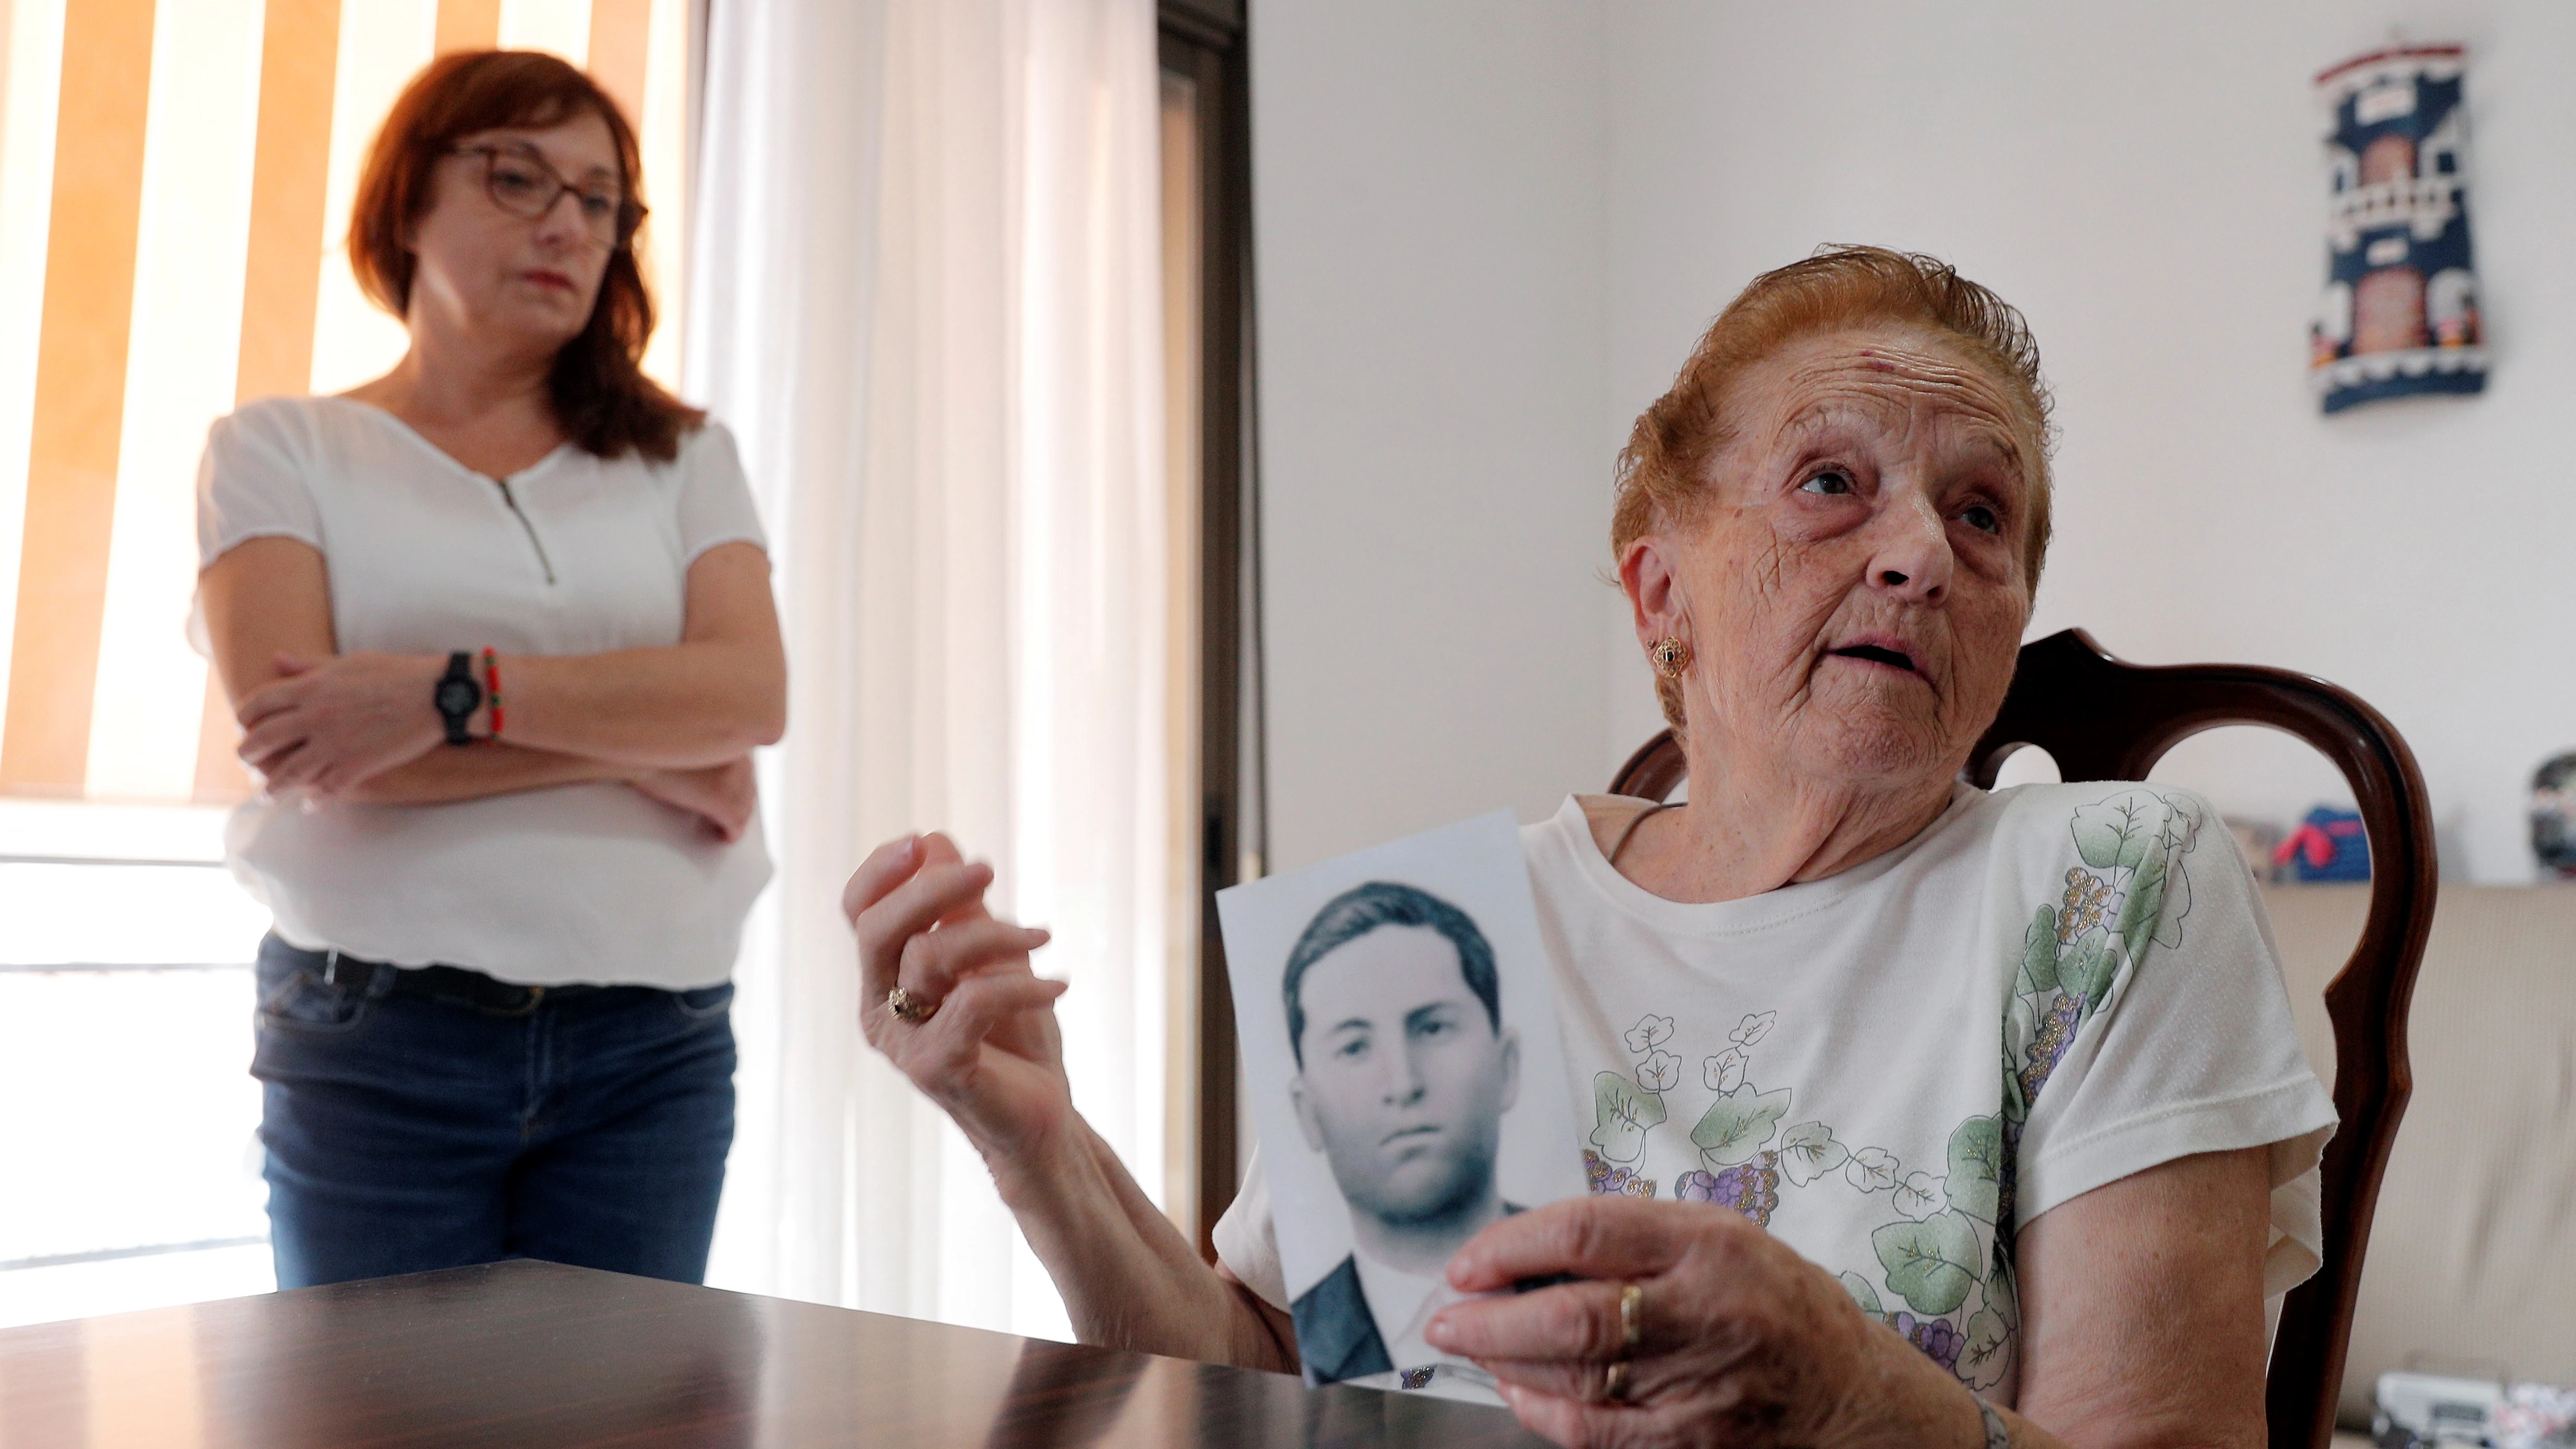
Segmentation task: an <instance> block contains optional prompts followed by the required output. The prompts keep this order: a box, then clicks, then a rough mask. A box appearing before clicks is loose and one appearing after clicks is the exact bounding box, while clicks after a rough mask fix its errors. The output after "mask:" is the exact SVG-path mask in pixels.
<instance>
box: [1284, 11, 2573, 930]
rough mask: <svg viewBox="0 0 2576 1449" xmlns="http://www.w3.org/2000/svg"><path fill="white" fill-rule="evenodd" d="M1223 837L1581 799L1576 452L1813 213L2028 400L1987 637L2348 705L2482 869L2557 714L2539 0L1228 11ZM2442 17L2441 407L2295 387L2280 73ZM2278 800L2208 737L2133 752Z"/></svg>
mask: <svg viewBox="0 0 2576 1449" xmlns="http://www.w3.org/2000/svg"><path fill="white" fill-rule="evenodd" d="M1253 11H1254V17H1253V19H1254V26H1255V33H1254V35H1253V57H1254V67H1255V73H1254V98H1253V99H1254V152H1255V167H1256V172H1255V187H1256V196H1257V205H1258V208H1259V216H1258V227H1257V244H1258V246H1259V257H1258V265H1259V270H1260V286H1261V296H1260V304H1261V327H1262V338H1261V342H1262V356H1261V371H1262V397H1261V403H1262V429H1263V441H1264V446H1265V454H1266V458H1265V471H1264V480H1263V481H1264V488H1265V490H1266V507H1267V514H1266V525H1267V528H1268V547H1267V553H1266V561H1265V566H1266V569H1267V586H1268V622H1269V630H1270V680H1271V692H1272V703H1271V714H1270V728H1271V746H1272V754H1271V769H1272V776H1271V790H1272V798H1273V809H1274V817H1273V826H1272V847H1273V849H1272V853H1273V857H1274V862H1275V863H1276V864H1278V865H1281V866H1294V865H1297V864H1301V863H1303V862H1305V861H1309V860H1312V859H1315V858H1317V857H1319V856H1322V855H1326V854H1330V853H1332V852H1334V851H1338V850H1342V849H1347V848H1351V847H1353V846H1357V845H1360V844H1363V843H1366V842H1369V841H1373V840H1379V839H1384V838H1386V837H1389V836H1392V835H1395V834H1399V833H1402V832H1404V831H1407V830H1411V829H1415V828H1420V827H1423V826H1427V825H1430V824H1434V823H1437V822H1439V821H1442V820H1447V819H1452V818H1455V817H1457V816H1460V815H1463V814H1467V813H1469V812H1471V811H1474V810H1479V809H1486V808H1491V807H1493V806H1495V805H1500V804H1510V805H1512V806H1514V807H1516V808H1518V809H1519V810H1520V811H1521V812H1522V814H1523V816H1524V817H1525V818H1527V817H1529V816H1531V815H1534V814H1536V813H1538V812H1540V811H1543V810H1545V809H1547V808H1549V807H1550V805H1551V804H1552V803H1553V801H1554V800H1555V799H1556V797H1557V796H1558V795H1559V794H1561V793H1562V792H1563V791H1565V790H1567V789H1574V788H1594V787H1596V786H1597V782H1598V781H1599V780H1600V779H1601V778H1603V777H1604V776H1605V775H1606V773H1607V770H1608V768H1609V767H1610V765H1611V764H1612V763H1614V762H1615V761H1616V760H1617V759H1618V758H1619V757H1620V756H1621V755H1623V754H1624V753H1625V752H1626V750H1627V749H1628V748H1630V747H1632V746H1633V745H1634V744H1635V743H1636V742H1637V741H1638V740H1639V739H1641V738H1643V737H1644V736H1645V735H1646V734H1647V733H1649V732H1651V730H1652V729H1653V728H1654V726H1655V724H1656V723H1657V721H1656V720H1655V717H1654V709H1653V703H1652V699H1651V695H1650V693H1649V691H1648V689H1647V683H1646V676H1645V672H1644V669H1643V667H1642V665H1641V664H1640V662H1639V661H1638V659H1637V651H1636V646H1635V643H1634V641H1633V640H1632V639H1631V638H1630V637H1629V634H1628V630H1627V625H1626V622H1625V617H1624V613H1622V612H1621V611H1620V609H1619V606H1618V605H1617V602H1616V600H1615V596H1613V595H1611V594H1610V593H1609V592H1608V591H1607V590H1605V589H1602V588H1601V587H1600V586H1599V585H1598V584H1596V583H1595V582H1594V581H1593V571H1594V570H1595V569H1597V568H1598V567H1599V566H1600V564H1601V561H1602V559H1603V554H1604V548H1605V546H1604V544H1603V542H1602V537H1601V535H1602V533H1603V530H1604V526H1605V524H1606V517H1607V498H1608V493H1607V487H1608V478H1609V472H1610V462H1611V458H1612V455H1613V454H1614V452H1615V451H1616V449H1617V446H1618V443H1619V441H1620V440H1621V438H1623V437H1624V435H1625V433H1626V427H1627V422H1628V420H1629V418H1631V417H1632V416H1633V415H1634V414H1635V412H1636V411H1637V410H1638V409H1639V408H1640V407H1642V406H1643V405H1644V404H1645V403H1646V402H1647V401H1648V400H1650V399H1651V398H1652V397H1653V395H1654V394H1655V393H1656V392H1658V391H1659V390H1660V389H1661V388H1662V387H1663V386H1664V385H1665V383H1666V382H1667V381H1668V380H1669V379H1670V377H1671V375H1672V372H1673V370H1674V368H1675V367H1676V366H1677V365H1678V364H1679V362H1680V360H1681V358H1682V356H1683V354H1684V353H1685V351H1686V350H1687V349H1688V346H1689V344H1690V341H1691V339H1692V338H1693V337H1694V336H1695V335H1696V334H1697V332H1698V331H1699V329H1700V328H1701V327H1702V326H1704V325H1705V324H1706V322H1707V320H1708V319H1709V317H1711V316H1712V315H1714V314H1715V312H1716V311H1717V310H1718V309H1719V308H1720V307H1722V306H1723V305H1724V304H1725V302H1726V300H1727V299H1728V298H1729V297H1731V296H1732V295H1733V294H1734V292H1735V291H1736V290H1737V289H1738V288H1739V287H1741V286H1742V285H1743V284H1744V282H1745V281H1747V280H1748V279H1749V278H1751V277H1752V276H1753V275H1754V274H1755V273H1756V272H1758V271H1761V270H1763V269H1764V268H1767V267H1770V266H1775V265H1778V264H1780V263H1781V262H1784V261H1788V260H1791V259H1793V258H1795V257H1798V256H1801V255H1803V254H1805V253H1806V252H1807V251H1808V250H1810V249H1811V248H1812V247H1814V246H1815V245H1816V244H1817V243H1819V242H1822V241H1876V242H1883V243H1887V244H1891V245H1897V246H1904V247H1910V248H1914V249H1918V250H1924V251H1930V252H1933V253H1936V254H1939V255H1942V256H1945V257H1948V258H1950V259H1952V260H1954V261H1956V262H1957V263H1958V264H1959V265H1960V267H1961V268H1962V269H1963V270H1964V271H1966V272H1967V274H1968V275H1970V276H1972V277H1975V278H1976V279H1978V280H1980V281H1983V282H1987V283H1989V284H1991V285H1993V286H1995V287H1996V288H1997V289H1998V290H2000V291H2001V292H2002V293H2003V294H2004V295H2005V296H2006V297H2007V298H2009V299H2010V300H2012V301H2013V302H2015V303H2016V304H2018V305H2019V306H2021V307H2022V308H2023V309H2024V310H2025V311H2026V312H2027V313H2028V315H2029V317H2030V319H2031V322H2032V324H2033V327H2034V328H2035V330H2036V331H2037V333H2038V336H2039V340H2040V344H2041V348H2042V352H2043V355H2044V358H2045V361H2046V365H2047V368H2048V372H2049V376H2050V378H2051V380H2052V382H2053V383H2054V385H2055V387H2056V391H2057V396H2058V403H2059V412H2058V420H2059V422H2060V424H2061V425H2062V427H2063V429H2064V442H2063V446H2062V448H2061V451H2060V454H2059V458H2058V477H2059V490H2060V496H2059V504H2058V519H2059V535H2058V536H2059V543H2058V545H2057V548H2056V550H2055V552H2054V553H2053V554H2052V556H2051V559H2050V563H2049V569H2048V575H2047V578H2046V581H2045V582H2044V584H2043V586H2042V588H2041V591H2040V598H2039V608H2038V613H2037V617H2036V619H2035V620H2034V625H2033V632H2034V634H2035V635H2036V634H2040V633H2047V632H2053V631H2054V630H2056V629H2059V628H2063V627H2066V626H2068V625H2071V624H2081V625H2084V626H2086V627H2088V628H2090V629H2092V630H2093V631H2094V632H2095V633H2096V634H2097V635H2098V636H2099V637H2100V638H2101V639H2102V640H2103V641H2104V642H2105V643H2106V644H2107V645H2109V646H2110V647H2112V648H2113V649H2115V650H2116V651H2118V652H2120V653H2122V654H2124V655H2126V656H2128V657H2130V658H2132V659H2137V660H2141V661H2146V662H2179V661H2185V660H2194V659H2234V660H2245V661H2252V662H2260V663H2267V664H2275V665H2282V666H2287V667H2290V668H2296V669H2304V670H2308V671H2311V672H2313V673H2316V674H2319V675H2322V676H2324V677H2326V678H2328V679H2332V680H2334V681H2336V682H2338V683H2340V684H2343V685H2346V686H2348V687H2350V688H2352V689H2354V690H2355V691H2357V692H2359V693H2360V694H2361V695H2362V696H2363V697H2364V698H2366V699H2368V700H2370V701H2371V702H2372V703H2374V704H2376V705H2378V706H2379V707H2380V708H2381V709H2382V710H2384V711H2385V712H2386V713H2387V714H2388V715H2389V716H2390V718H2391V719H2393V720H2394V721H2395V722H2396V724H2397V725H2398V727H2399V728H2400V729H2401V730H2402V731H2404V733H2405V734H2406V736H2407V738H2408V739H2409V741H2410V742H2412V744H2413V745H2414V747H2415V750H2416V753H2417V756H2418V758H2419V759H2420V761H2421V762H2422V764H2423V767H2424V773H2425V776H2426V779H2427V781H2428V782H2429V783H2430V785H2431V788H2432V792H2433V796H2434V804H2435V813H2436V816H2437V820H2438V823H2439V825H2440V827H2441V829H2442V833H2443V846H2444V852H2445V863H2446V866H2447V867H2448V868H2450V869H2452V870H2455V871H2459V872H2462V873H2465V874H2468V875H2471V876H2473V877H2475V878H2477V879H2480V880H2487V881H2518V880H2523V879H2527V878H2528V876H2529V866H2528V850H2527V848H2526V846H2525V843H2524V825H2523V821H2522V817H2521V808H2522V793H2523V788H2524V785H2525V782H2526V781H2527V779H2528V776H2529V772H2530V770H2531V769H2532V767H2533V766H2534V765H2535V764H2536V763H2537V762H2538V761H2539V760H2540V759H2541V758H2543V757H2544V756H2546V755H2548V754H2550V753H2554V752H2555V751H2557V750H2558V749H2561V748H2564V747H2568V746H2571V745H2576V649H2571V648H2570V647H2569V646H2568V644H2567V642H2566V640H2567V624H2568V621H2569V619H2570V616H2571V615H2576V589H2571V587H2570V585H2569V583H2568V582H2567V580H2569V579H2570V578H2571V573H2570V571H2569V570H2568V569H2567V567H2566V559H2567V556H2568V554H2569V553H2570V549H2569V547H2568V544H2567V542H2566V541H2567V540H2568V539H2570V538H2571V537H2576V479H2571V478H2568V477H2566V476H2564V475H2565V474H2566V472H2567V471H2568V470H2567V469H2566V468H2565V466H2564V465H2563V463H2562V462H2561V459H2562V457H2563V456H2564V454H2565V452H2566V451H2567V450H2566V446H2565V432H2564V430H2563V429H2560V428H2553V427H2552V426H2551V424H2552V423H2554V422H2555V421H2556V420H2557V418H2558V417H2559V416H2561V415H2567V414H2571V413H2576V407H2572V406H2570V403H2576V271H2571V269H2570V268H2569V267H2568V266H2567V264H2566V262H2565V260H2564V253H2565V252H2566V250H2567V245H2568V243H2567V238H2568V237H2570V236H2576V173H2571V172H2570V171H2569V169H2568V167H2567V165H2566V163H2565V161H2564V156H2565V153H2566V138H2567V137H2568V136H2570V135H2576V87H2570V86H2568V85H2567V84H2566V83H2565V79H2564V78H2565V77H2566V76H2567V75H2569V74H2571V73H2576V6H2569V5H2566V4H2564V3H2562V0H2484V3H2471V0H2443V3H2437V0H2426V3H2413V4H2392V3H2384V0H2383V3H2349V0H2267V3H2265V4H2261V5H2246V4H2242V3H2232V0H2177V3H2169V4H2159V5H2155V6H2143V5H2118V6H2112V5H2090V4H2088V5H2067V4H2063V3H2057V0H1982V3H1980V4H1977V5H1973V6H1959V5H1951V6H1922V5H1918V4H1911V3H1900V0H1849V3H1845V4H1841V5H1836V6H1831V7H1813V6H1779V5H1770V4H1758V3H1750V0H1616V3H1608V0H1603V3H1597V4H1577V3H1572V0H1559V3H1538V0H1514V3H1502V0H1496V3H1474V0H1374V3H1356V0H1256V4H1255V5H1254V7H1253ZM2391 21H2399V22H2402V23H2403V24H2404V26H2405V28H2406V33H2407V34H2408V36H2409V37H2411V38H2418V39H2428V40H2429V39H2460V40H2464V41H2466V42H2468V44H2469V45H2470V46H2471V48H2472V70H2471V74H2470V104H2471V108H2472V120H2473V142H2474V146H2475V152H2474V155H2473V157H2472V166H2473V171H2472V183H2473V197H2472V205H2473V222H2474V226H2475V228H2476V245H2477V248H2478V265H2479V271H2480V274H2481V280H2482V283H2483V289H2482V292H2483V295H2482V302H2483V304H2484V307H2485V314H2486V321H2487V323H2488V327H2489V332H2490V338H2491V343H2492V349H2493V352H2494V355H2495V359H2496V362H2495V368H2496V370H2495V374H2494V378H2493V380H2492V382H2491V383H2490V386H2489V390H2488V392H2487V393H2486V395H2485V396H2483V397H2480V398H2475V399H2468V400H2450V399H2445V400H2423V401H2410V402H2403V403H2394V404H2382V405H2379V406H2377V407H2374V408H2365V409H2360V410H2356V411H2355V412H2352V413H2347V414H2344V415H2342V416H2339V417H2336V418H2333V419H2325V418H2321V417H2319V416H2318V415H2317V412H2316V407H2315V403H2314V401H2313V399H2312V398H2311V396H2310V395H2309V393H2308V391H2307V387H2306V379H2305V375H2304V373H2305V342H2306V330H2307V321H2308V314H2309V310H2310V305H2311V299H2312V298H2313V297H2314V296H2315V294H2316V291H2317V289H2318V287H2319V286H2320V284H2321V282H2322V277H2323V267H2324V249H2323V245H2324V244H2323V241H2322V238H2321V235H2320V229H2319V222H2320V217H2321V215H2322V211H2323V205H2324V203H2323V192H2324V183H2323V181H2322V178H2321V175H2320V171H2319V166H2318V161H2317V147H2316V135H2317V130H2318V114H2317V112H2316V110H2315V109H2314V107H2313V103H2312V101H2311V99H2310V91H2309V79H2310V77H2311V76H2312V75H2313V74H2314V73H2315V72H2316V71H2317V70H2319V69H2320V68H2322V67H2324V66H2325V65H2327V64H2330V63H2332V62H2335V61H2337V60H2340V59H2343V58H2344V57H2346V56H2348V55H2350V54H2352V53H2354V52H2356V51H2358V50H2361V49H2364V48H2368V47H2371V46H2374V45H2377V44H2380V43H2382V42H2384V41H2385V40H2386V39H2387V36H2388V26H2389V24H2390V22H2391ZM2159 774H2160V775H2161V776H2168V777H2172V778H2177V779H2180V780H2183V781H2185V782H2186V783H2189V784H2192V785H2193V786H2195V787H2197V788H2200V789H2202V790H2204V791H2207V792H2208V793H2210V794H2212V795H2213V796H2215V797H2216V798H2217V799H2218V800H2219V802H2220V803H2221V805H2222V807H2223V808H2226V809H2228V810H2231V811H2239V812H2245V813H2253V814H2268V815H2271V816H2275V817H2281V818H2287V817H2292V816H2295V815H2296V814H2298V813H2299V812H2300V811H2302V810H2303V809H2304V808H2305V807H2306V806H2307V805H2308V804H2310V803H2312V802H2314V801H2315V800H2317V799H2319V798H2324V797H2329V796H2333V795H2337V794H2340V793H2341V792H2340V787H2339V782H2337V781H2336V780H2335V779H2334V777H2333V776H2332V774H2331V773H2330V772H2329V771H2327V770H2326V769H2325V767H2324V766H2323V765H2322V763H2321V762H2318V761H2316V759H2315V757H2314V756H2312V755H2309V754H2307V753H2306V752H2305V751H2304V749H2303V748H2302V747H2299V746H2296V745H2294V744H2292V743H2290V742H2288V741H2286V740H2283V739H2278V738H2275V737H2264V736H2260V735H2258V734H2254V733H2253V732H2242V731H2238V732H2227V733H2224V734H2221V735H2216V736H2210V737H2205V738H2204V739H2203V740H2201V741H2196V742H2194V743H2192V744H2189V745H2186V746H2184V747H2183V749H2182V750H2179V751H2177V752H2176V754H2175V756H2174V757H2173V758H2172V759H2171V760H2169V762H2168V765H2167V767H2166V768H2165V769H2164V770H2162V771H2160V772H2159Z"/></svg>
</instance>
